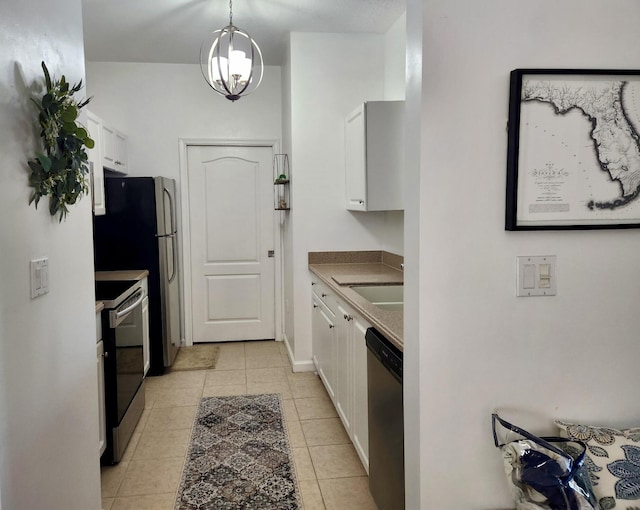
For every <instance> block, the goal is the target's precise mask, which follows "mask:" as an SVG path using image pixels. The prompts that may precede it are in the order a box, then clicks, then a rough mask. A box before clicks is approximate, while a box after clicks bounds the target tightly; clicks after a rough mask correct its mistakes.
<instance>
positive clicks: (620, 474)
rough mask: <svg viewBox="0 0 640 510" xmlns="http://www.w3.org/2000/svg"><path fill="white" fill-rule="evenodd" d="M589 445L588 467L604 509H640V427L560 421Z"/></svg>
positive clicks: (563, 431)
mask: <svg viewBox="0 0 640 510" xmlns="http://www.w3.org/2000/svg"><path fill="white" fill-rule="evenodd" d="M556 425H557V426H558V427H559V428H560V435H561V436H564V437H569V438H571V439H576V440H578V441H582V442H583V443H585V444H586V445H587V455H586V457H585V466H586V467H587V470H588V471H589V476H590V477H591V484H592V485H593V492H594V493H595V495H596V497H597V498H598V501H599V503H600V507H601V509H602V510H610V509H612V508H615V509H616V510H640V427H639V428H633V429H626V430H617V429H612V428H609V427H593V426H589V425H578V424H574V423H566V422H563V421H556Z"/></svg>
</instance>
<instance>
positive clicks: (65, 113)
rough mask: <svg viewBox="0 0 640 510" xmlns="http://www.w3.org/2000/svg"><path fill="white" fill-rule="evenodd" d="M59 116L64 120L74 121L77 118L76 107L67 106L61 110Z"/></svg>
mask: <svg viewBox="0 0 640 510" xmlns="http://www.w3.org/2000/svg"><path fill="white" fill-rule="evenodd" d="M60 118H61V119H62V120H63V121H64V122H74V121H75V120H76V119H77V118H78V109H77V108H76V107H75V106H73V105H70V106H67V107H66V108H65V109H64V110H62V113H61V114H60Z"/></svg>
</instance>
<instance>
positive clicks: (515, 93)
mask: <svg viewBox="0 0 640 510" xmlns="http://www.w3.org/2000/svg"><path fill="white" fill-rule="evenodd" d="M508 131H509V141H508V152H507V197H506V198H507V201H506V222H505V228H506V230H548V229H556V230H559V229H596V228H632V227H640V135H639V132H640V70H584V69H583V70H576V69H516V70H514V71H512V72H511V88H510V99H509V129H508Z"/></svg>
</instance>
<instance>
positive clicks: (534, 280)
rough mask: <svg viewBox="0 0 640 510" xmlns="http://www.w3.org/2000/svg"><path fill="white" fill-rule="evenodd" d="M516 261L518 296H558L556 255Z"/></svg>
mask: <svg viewBox="0 0 640 510" xmlns="http://www.w3.org/2000/svg"><path fill="white" fill-rule="evenodd" d="M516 260H517V273H516V274H517V283H516V296H518V297H532V296H555V295H556V294H557V285H556V256H555V255H540V256H527V257H517V258H516ZM541 267H542V271H541V270H540V269H541Z"/></svg>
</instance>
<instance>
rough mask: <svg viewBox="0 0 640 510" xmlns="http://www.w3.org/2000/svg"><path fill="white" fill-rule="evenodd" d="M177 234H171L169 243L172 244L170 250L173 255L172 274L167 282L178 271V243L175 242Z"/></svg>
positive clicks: (173, 277)
mask: <svg viewBox="0 0 640 510" xmlns="http://www.w3.org/2000/svg"><path fill="white" fill-rule="evenodd" d="M177 238H178V235H177V234H171V244H172V245H173V249H172V250H171V255H173V274H172V275H171V276H170V277H169V283H171V282H172V281H173V280H174V279H175V277H176V273H177V272H178V249H177V248H178V243H177Z"/></svg>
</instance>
